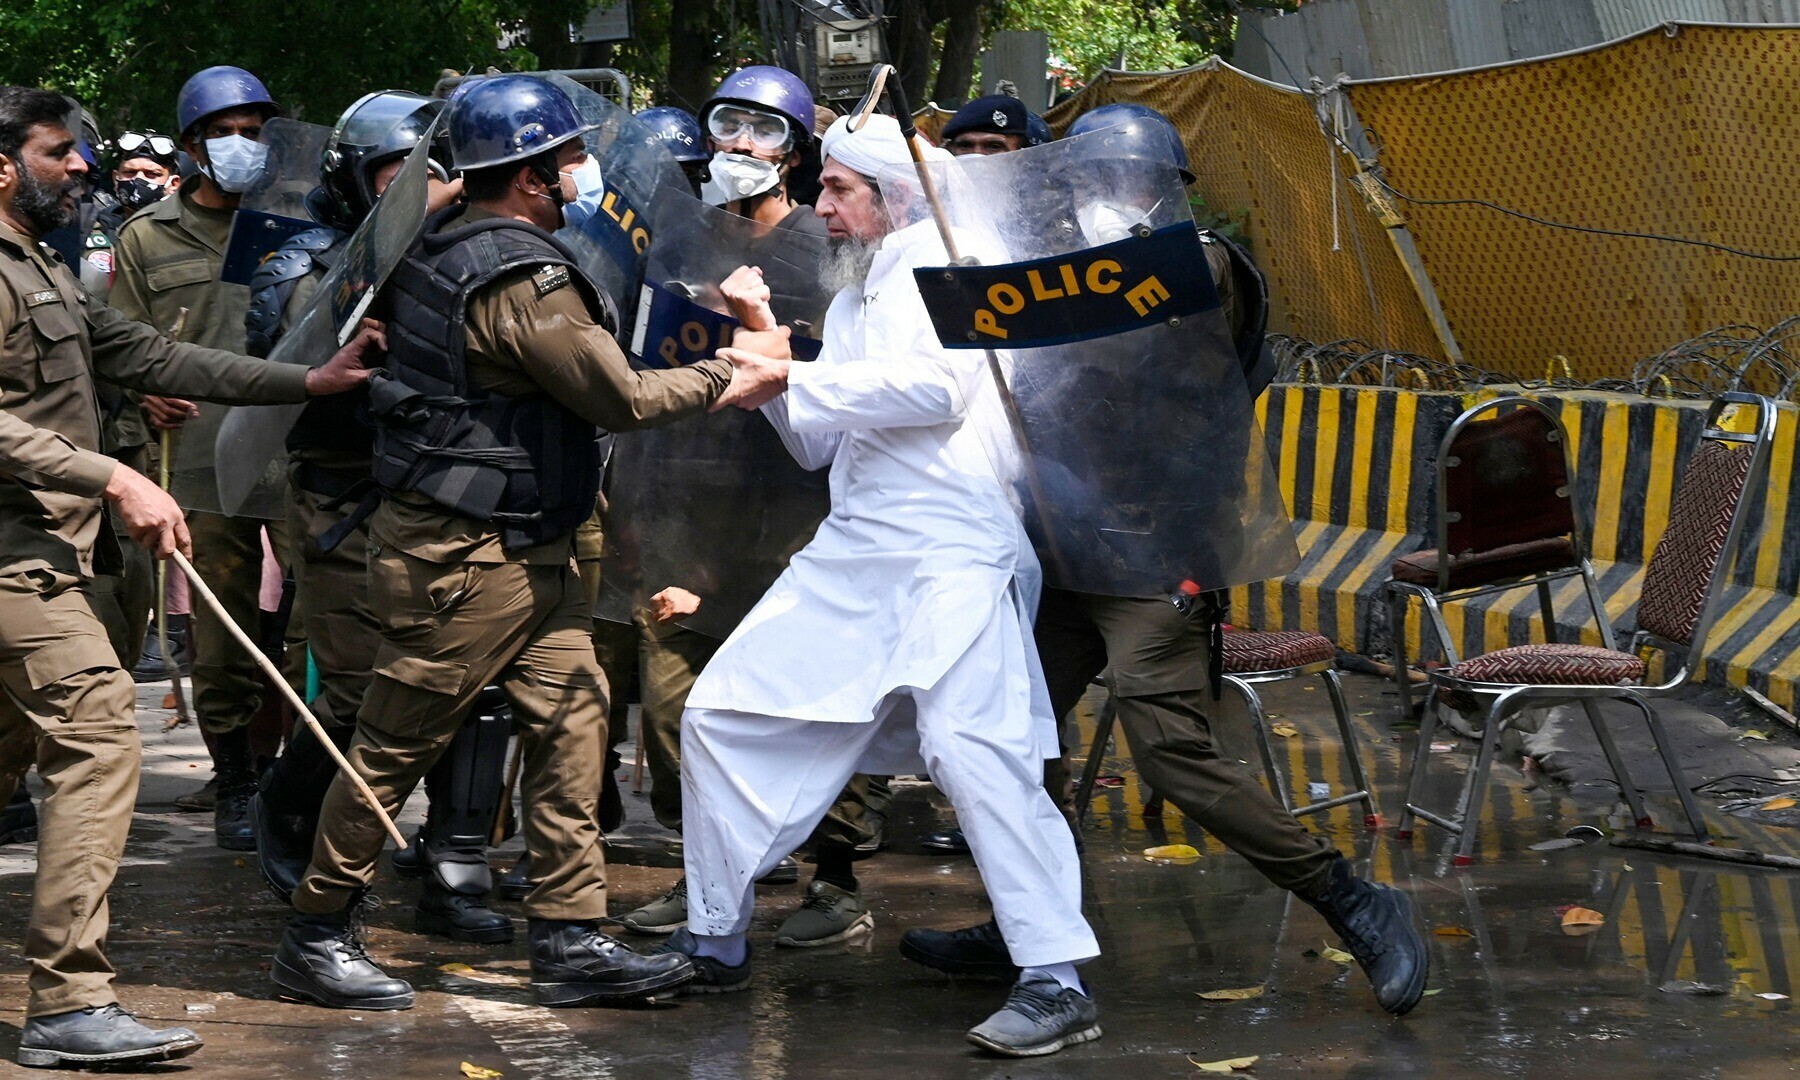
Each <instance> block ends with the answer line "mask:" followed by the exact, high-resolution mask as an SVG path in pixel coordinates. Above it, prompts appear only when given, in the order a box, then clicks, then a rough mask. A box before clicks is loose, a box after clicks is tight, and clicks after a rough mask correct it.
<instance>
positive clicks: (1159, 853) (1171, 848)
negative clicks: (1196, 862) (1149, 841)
mask: <svg viewBox="0 0 1800 1080" xmlns="http://www.w3.org/2000/svg"><path fill="white" fill-rule="evenodd" d="M1199 857H1200V852H1198V851H1197V850H1195V849H1194V848H1192V847H1190V846H1188V845H1187V844H1163V845H1162V846H1160V847H1148V848H1145V849H1144V858H1146V859H1198V858H1199Z"/></svg>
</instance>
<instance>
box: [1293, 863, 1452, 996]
mask: <svg viewBox="0 0 1800 1080" xmlns="http://www.w3.org/2000/svg"><path fill="white" fill-rule="evenodd" d="M1302 899H1304V898H1302ZM1306 902H1307V903H1309V904H1311V905H1312V906H1313V907H1314V908H1315V909H1316V910H1317V911H1318V913H1319V914H1321V915H1323V916H1325V921H1326V922H1327V923H1329V924H1330V926H1331V929H1332V930H1333V931H1334V932H1335V933H1336V934H1337V936H1338V937H1340V938H1342V939H1343V941H1344V948H1346V949H1348V950H1349V951H1350V955H1351V956H1354V957H1356V962H1357V963H1358V964H1360V965H1362V969H1363V974H1365V975H1367V976H1368V977H1369V982H1370V984H1371V985H1373V986H1374V988H1375V1000H1376V1001H1378V1002H1380V1003H1381V1007H1382V1008H1384V1009H1386V1010H1387V1011H1388V1012H1391V1013H1393V1014H1394V1015H1395V1016H1400V1015H1403V1014H1405V1013H1406V1012H1408V1011H1410V1010H1411V1009H1412V1007H1413V1006H1414V1005H1417V1004H1418V1003H1419V998H1421V997H1422V996H1424V994H1425V975H1426V972H1427V970H1428V969H1429V967H1430V957H1429V955H1428V954H1427V953H1426V951H1425V939H1424V937H1423V936H1421V935H1420V933H1419V928H1418V927H1417V926H1416V925H1414V923H1413V913H1412V900H1411V898H1409V897H1408V896H1407V895H1406V894H1405V893H1403V892H1401V891H1400V890H1399V889H1396V888H1394V887H1393V886H1391V885H1378V884H1376V883H1375V882H1373V881H1365V880H1363V879H1362V878H1359V877H1357V876H1356V875H1355V874H1353V873H1351V872H1350V862H1349V860H1348V859H1343V858H1339V859H1338V860H1337V861H1336V862H1334V863H1332V864H1331V876H1330V878H1329V879H1328V880H1327V883H1326V886H1325V895H1324V896H1322V897H1320V898H1319V899H1317V900H1307V901H1306Z"/></svg>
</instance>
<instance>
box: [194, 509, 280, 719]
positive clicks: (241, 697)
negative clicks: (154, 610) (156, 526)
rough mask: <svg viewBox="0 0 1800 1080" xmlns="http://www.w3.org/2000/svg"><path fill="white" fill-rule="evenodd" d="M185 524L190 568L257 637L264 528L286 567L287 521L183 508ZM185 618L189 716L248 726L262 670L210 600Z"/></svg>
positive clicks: (256, 705)
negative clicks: (190, 667)
mask: <svg viewBox="0 0 1800 1080" xmlns="http://www.w3.org/2000/svg"><path fill="white" fill-rule="evenodd" d="M187 523H188V531H189V532H190V533H192V534H193V537H194V559H193V562H194V570H195V571H196V572H197V573H199V575H200V579H201V580H202V581H204V582H206V584H207V585H209V586H211V588H212V591H213V592H214V593H215V594H216V595H217V596H218V598H219V601H220V603H222V604H224V606H225V610H226V611H228V612H230V613H231V617H232V618H233V619H234V620H236V621H237V624H238V625H239V626H241V627H243V628H244V630H245V631H246V632H248V633H249V634H250V635H251V636H252V637H254V636H255V635H256V632H257V626H258V624H259V623H260V621H261V609H260V608H259V606H258V604H257V600H258V598H259V597H260V596H261V594H262V565H263V546H262V530H263V527H264V526H267V527H268V529H269V539H270V542H271V543H273V544H274V547H275V557H276V558H277V559H279V560H280V561H281V564H282V565H283V566H284V567H291V566H292V565H293V561H292V559H290V558H289V551H288V544H287V524H286V523H285V522H282V521H265V520H263V519H261V518H252V517H225V516H224V515H223V514H209V513H205V512H203V511H197V510H195V511H189V512H188V515H187ZM196 599H198V598H196ZM188 621H189V623H190V625H191V626H192V627H193V655H194V676H193V678H194V715H195V716H196V717H198V718H199V720H200V726H201V727H202V728H204V729H205V730H206V731H207V732H208V733H210V734H213V735H223V734H225V733H226V732H228V731H236V730H237V729H238V728H241V727H245V726H247V725H248V724H249V723H250V721H251V720H253V719H255V718H256V711H257V710H258V709H259V708H261V707H262V688H263V684H262V669H261V668H259V667H257V665H256V661H255V660H254V659H253V658H252V657H251V656H250V655H249V654H248V653H246V652H245V651H244V648H243V646H241V645H239V644H238V643H237V639H235V638H233V637H232V636H231V632H230V631H228V630H226V629H225V624H224V623H222V622H220V621H219V617H218V616H217V615H215V614H214V613H213V610H212V606H211V605H210V604H203V603H195V604H194V612H193V615H192V616H191V617H190V618H189V620H188Z"/></svg>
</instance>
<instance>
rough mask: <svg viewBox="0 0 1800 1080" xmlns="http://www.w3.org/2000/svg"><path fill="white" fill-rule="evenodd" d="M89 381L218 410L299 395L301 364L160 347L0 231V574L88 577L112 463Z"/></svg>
mask: <svg viewBox="0 0 1800 1080" xmlns="http://www.w3.org/2000/svg"><path fill="white" fill-rule="evenodd" d="M96 376H99V377H100V378H103V379H106V380H107V381H109V382H112V383H115V384H117V385H120V386H124V387H128V388H130V389H134V390H143V391H147V392H151V393H161V394H173V395H177V396H181V397H192V398H203V399H206V400H209V401H218V402H224V403H226V404H245V405H274V404H283V403H290V402H299V401H304V400H305V399H306V370H305V369H304V368H299V367H292V366H289V365H281V364H269V363H265V362H263V361H260V360H256V359H253V358H251V357H247V356H239V355H235V354H231V353H225V352H220V351H215V350H212V349H204V348H199V347H197V346H193V345H183V344H178V343H176V342H173V341H170V340H169V339H168V338H166V337H163V336H162V335H160V334H158V333H157V332H156V331H155V330H154V329H152V328H151V327H149V326H145V325H143V324H142V323H138V322H133V321H132V320H130V319H127V318H126V317H125V316H123V315H121V314H120V313H119V312H117V311H115V310H113V309H112V308H110V307H107V306H106V305H105V304H102V303H101V302H100V301H98V300H96V299H94V298H93V297H91V296H89V295H87V292H86V290H84V289H83V288H82V287H81V284H80V283H79V282H78V281H77V280H76V278H75V275H74V274H73V273H71V272H70V271H69V268H68V267H67V266H65V265H63V263H62V261H61V260H60V259H58V258H56V257H55V256H54V255H52V254H51V253H49V252H48V251H46V250H45V249H44V248H43V247H42V246H41V245H39V244H38V243H36V242H35V241H33V240H31V239H30V238H28V237H25V236H23V235H21V234H19V233H16V232H14V231H12V230H11V229H10V228H7V227H6V226H5V225H0V574H16V573H21V572H23V571H26V570H35V569H44V568H48V569H52V570H57V571H61V572H63V573H68V574H79V575H81V576H84V577H85V576H91V575H92V574H93V572H94V547H95V543H96V540H98V539H99V537H100V535H101V528H100V526H101V523H102V521H103V520H104V514H103V513H102V507H103V504H102V502H101V499H100V494H101V492H102V491H104V490H105V488H106V484H107V481H108V480H110V479H111V478H112V473H113V469H114V467H115V464H116V463H115V462H114V461H113V460H112V459H111V458H108V457H106V456H104V455H103V454H102V453H101V449H102V443H101V432H100V426H101V414H100V405H99V400H98V398H97V397H96V393H95V386H94V379H95V377H96ZM110 535H111V534H110V532H109V533H108V534H107V536H108V540H107V541H106V542H107V543H110V542H111V541H110Z"/></svg>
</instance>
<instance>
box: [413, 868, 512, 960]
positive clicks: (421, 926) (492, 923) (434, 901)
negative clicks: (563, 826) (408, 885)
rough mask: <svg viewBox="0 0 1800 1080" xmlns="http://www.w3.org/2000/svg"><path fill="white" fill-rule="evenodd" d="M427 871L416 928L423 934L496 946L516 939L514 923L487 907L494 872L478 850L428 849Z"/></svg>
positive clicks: (420, 890) (421, 886)
mask: <svg viewBox="0 0 1800 1080" xmlns="http://www.w3.org/2000/svg"><path fill="white" fill-rule="evenodd" d="M425 862H426V866H427V868H428V872H427V873H426V874H425V875H424V880H423V882H422V883H421V884H420V886H419V908H418V914H417V918H416V921H415V923H414V925H415V926H416V927H417V929H418V931H419V933H421V934H437V935H438V936H440V937H447V938H449V939H450V940H452V941H472V942H475V943H477V944H482V945H495V944H499V943H500V942H503V941H511V940H512V939H513V924H512V920H511V919H509V918H507V917H506V916H505V915H502V914H500V913H499V912H498V911H495V910H494V909H493V908H490V907H488V906H487V894H488V890H489V889H490V888H492V887H493V883H494V875H493V871H491V870H489V869H488V864H487V859H486V858H484V857H483V856H482V853H481V852H479V851H476V852H472V853H471V852H457V851H433V850H432V849H431V848H429V847H427V848H426V849H425Z"/></svg>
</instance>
